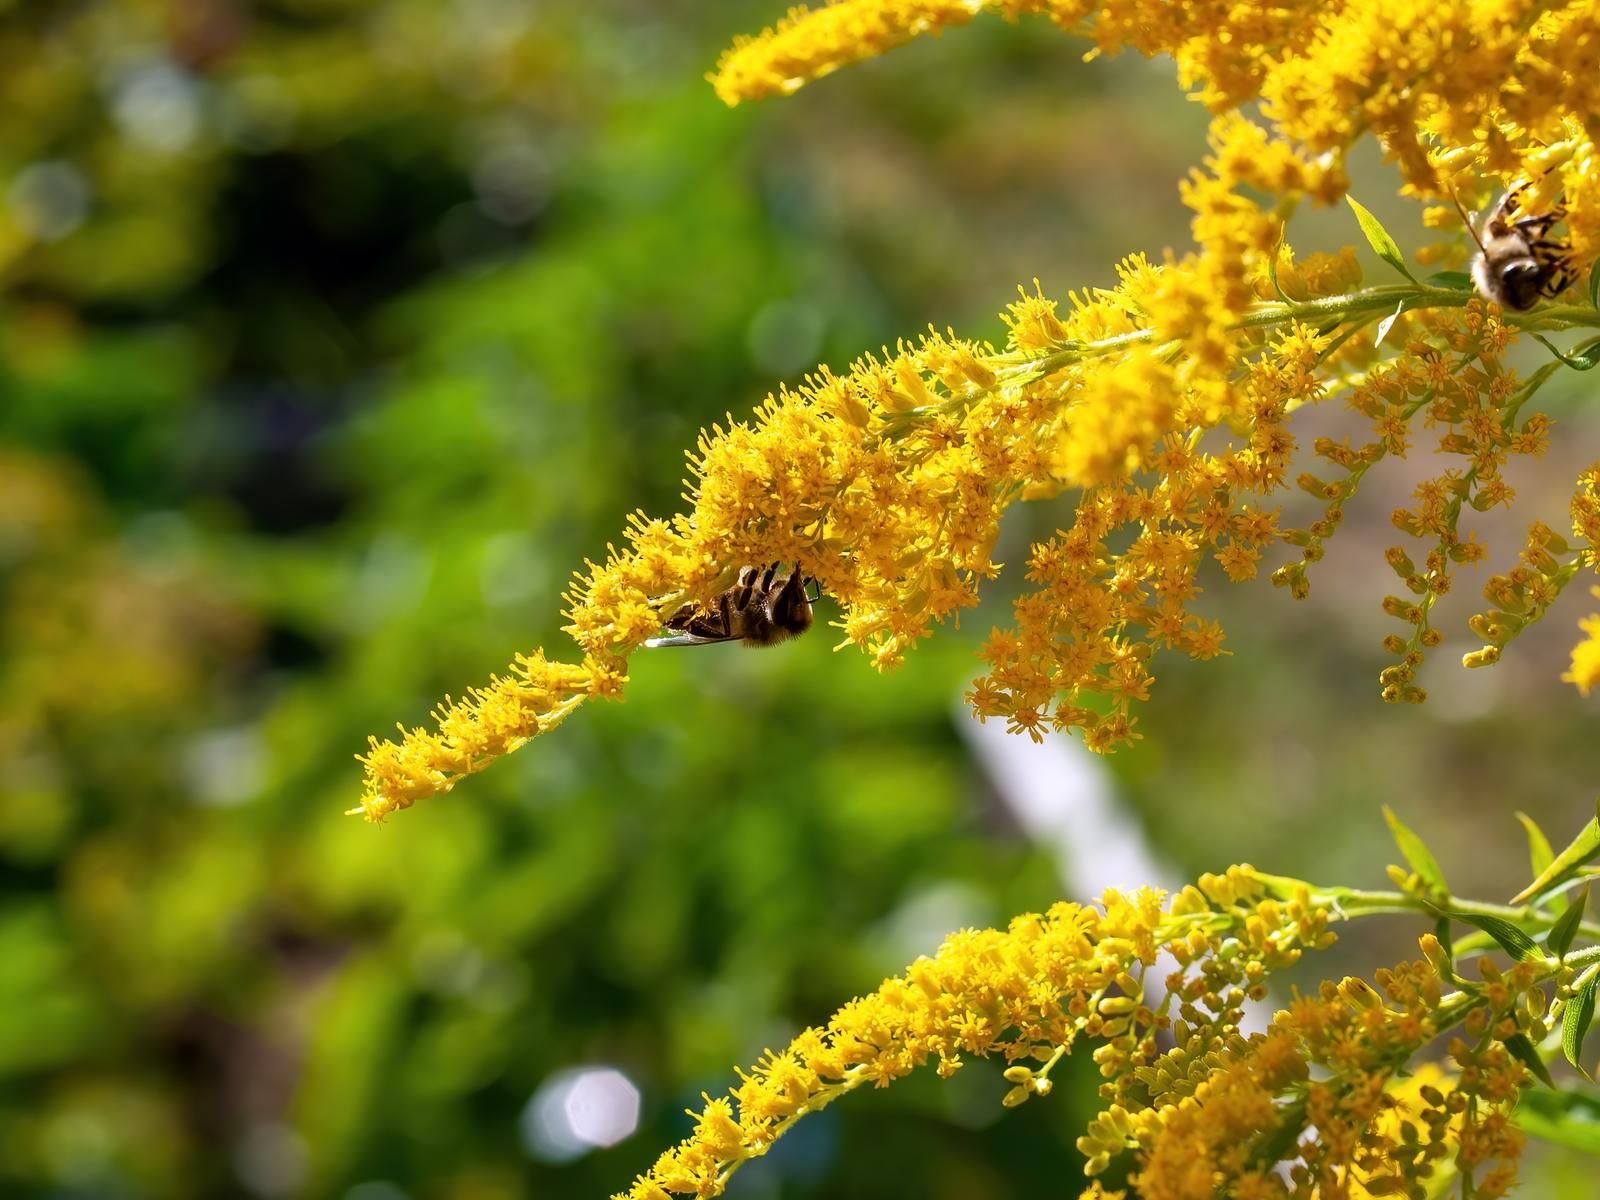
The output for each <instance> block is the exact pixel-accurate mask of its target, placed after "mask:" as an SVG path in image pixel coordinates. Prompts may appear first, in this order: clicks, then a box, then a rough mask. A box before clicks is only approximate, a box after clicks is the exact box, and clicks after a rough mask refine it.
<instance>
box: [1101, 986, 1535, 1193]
mask: <svg viewBox="0 0 1600 1200" xmlns="http://www.w3.org/2000/svg"><path fill="white" fill-rule="evenodd" d="M1483 970H1484V973H1485V977H1486V986H1485V987H1484V988H1483V989H1482V991H1483V993H1484V996H1483V998H1482V999H1481V1000H1479V999H1472V1000H1467V999H1466V997H1465V995H1464V994H1463V993H1457V994H1456V995H1455V996H1453V997H1450V998H1446V997H1444V996H1443V995H1442V988H1441V985H1440V978H1439V975H1438V973H1437V971H1436V970H1435V968H1434V967H1433V966H1432V965H1431V964H1430V963H1429V962H1427V961H1421V960H1419V961H1417V962H1414V963H1408V964H1402V965H1401V966H1400V967H1397V968H1395V969H1393V970H1386V971H1379V972H1378V975H1377V984H1378V987H1377V988H1376V989H1375V988H1373V987H1372V986H1371V985H1369V984H1367V983H1365V982H1364V981H1362V980H1359V979H1353V978H1346V979H1344V980H1343V981H1342V982H1340V983H1337V984H1335V983H1331V982H1329V983H1324V984H1323V985H1322V986H1321V988H1320V989H1319V992H1318V994H1317V995H1316V996H1302V997H1299V998H1298V999H1296V1001H1295V1002H1294V1003H1293V1004H1292V1005H1291V1006H1290V1007H1289V1008H1288V1009H1285V1010H1284V1011H1281V1012H1279V1013H1278V1014H1277V1016H1276V1017H1275V1018H1274V1020H1273V1024H1272V1026H1271V1028H1270V1029H1269V1030H1268V1031H1267V1032H1266V1033H1264V1034H1258V1035H1255V1036H1254V1037H1252V1038H1250V1039H1249V1040H1248V1041H1244V1040H1237V1041H1236V1042H1235V1044H1234V1045H1233V1046H1231V1047H1230V1048H1229V1049H1228V1050H1227V1051H1225V1052H1224V1053H1222V1054H1221V1055H1218V1056H1216V1058H1215V1059H1214V1060H1213V1061H1212V1062H1211V1063H1210V1064H1209V1069H1208V1070H1206V1071H1205V1072H1204V1074H1203V1077H1202V1078H1200V1080H1199V1081H1198V1082H1194V1081H1193V1079H1192V1078H1189V1077H1178V1078H1176V1079H1174V1084H1175V1085H1176V1086H1173V1085H1168V1086H1166V1087H1165V1089H1164V1091H1163V1092H1162V1094H1161V1095H1160V1097H1159V1099H1158V1100H1157V1102H1156V1103H1154V1104H1152V1105H1151V1106H1149V1107H1144V1108H1133V1109H1129V1108H1126V1107H1123V1106H1121V1105H1113V1106H1112V1107H1111V1108H1110V1109H1109V1110H1107V1112H1105V1113H1103V1114H1102V1115H1101V1116H1099V1117H1097V1118H1096V1119H1095V1121H1094V1122H1093V1123H1092V1124H1091V1126H1090V1132H1089V1133H1088V1134H1087V1135H1086V1136H1085V1137H1084V1138H1082V1139H1080V1142H1079V1146H1080V1148H1081V1149H1083V1150H1084V1151H1085V1153H1089V1154H1091V1155H1093V1157H1091V1159H1090V1170H1091V1171H1095V1170H1096V1169H1097V1168H1099V1167H1101V1166H1103V1164H1104V1163H1105V1162H1106V1161H1107V1160H1108V1158H1109V1157H1110V1155H1112V1154H1115V1153H1118V1152H1121V1151H1123V1150H1131V1151H1132V1152H1133V1154H1134V1156H1135V1159H1136V1165H1135V1167H1134V1169H1133V1170H1132V1172H1131V1173H1130V1175H1129V1181H1130V1182H1131V1183H1132V1184H1133V1185H1134V1186H1135V1187H1136V1188H1137V1189H1138V1194H1139V1195H1140V1196H1141V1197H1144V1200H1212V1198H1213V1197H1215V1196H1219V1195H1227V1196H1238V1197H1248V1198H1250V1200H1291V1198H1293V1200H1331V1198H1332V1197H1345V1196H1351V1195H1356V1196H1392V1195H1412V1196H1422V1195H1426V1194H1437V1192H1436V1191H1430V1190H1429V1189H1430V1187H1431V1186H1432V1185H1434V1184H1436V1183H1437V1182H1438V1181H1439V1179H1440V1178H1441V1177H1442V1178H1445V1179H1448V1178H1449V1177H1450V1174H1451V1173H1452V1172H1455V1171H1460V1172H1461V1173H1462V1174H1463V1175H1464V1176H1466V1177H1467V1178H1469V1179H1470V1180H1471V1183H1470V1185H1469V1190H1468V1191H1467V1192H1464V1193H1463V1194H1470V1195H1473V1196H1478V1197H1485V1198H1490V1197H1497V1196H1502V1195H1504V1194H1505V1193H1506V1192H1507V1191H1508V1190H1509V1189H1510V1187H1511V1186H1512V1185H1513V1184H1514V1183H1515V1178H1516V1174H1515V1170H1516V1160H1517V1156H1518V1154H1519V1153H1520V1151H1521V1148H1522V1135H1521V1134H1520V1133H1518V1132H1517V1130H1516V1129H1515V1128H1514V1127H1513V1126H1512V1124H1511V1118H1510V1109H1511V1107H1512V1105H1513V1104H1514V1103H1515V1101H1516V1098H1517V1095H1518V1088H1519V1085H1520V1084H1521V1083H1522V1081H1523V1079H1524V1077H1525V1075H1526V1070H1525V1068H1524V1066H1523V1064H1522V1063H1521V1061H1519V1060H1518V1058H1517V1057H1515V1056H1514V1055H1513V1054H1512V1053H1511V1052H1510V1051H1509V1050H1508V1049H1507V1048H1506V1046H1505V1040H1506V1039H1508V1038H1510V1037H1514V1036H1516V1034H1517V1033H1518V1032H1520V1031H1521V1030H1522V1028H1523V1026H1524V1024H1525V1016H1526V1008H1527V1006H1526V1004H1525V1003H1524V997H1525V996H1527V995H1528V994H1530V993H1531V992H1533V991H1534V990H1536V989H1535V983H1534V980H1535V970H1534V968H1533V967H1532V966H1531V965H1529V964H1520V965H1519V966H1518V967H1516V968H1514V969H1513V970H1512V971H1511V972H1510V974H1509V975H1503V974H1502V973H1501V972H1500V970H1499V969H1498V968H1497V967H1495V966H1494V965H1493V963H1492V962H1490V961H1489V960H1483ZM1464 1003H1471V1004H1473V1005H1475V1007H1473V1009H1472V1011H1471V1013H1470V1014H1469V1015H1468V1016H1467V1018H1466V1020H1465V1021H1464V1022H1463V1026H1464V1030H1465V1032H1466V1033H1467V1034H1468V1035H1469V1036H1472V1037H1473V1038H1474V1041H1472V1042H1469V1041H1468V1040H1467V1039H1466V1038H1465V1037H1461V1036H1457V1037H1455V1038H1453V1039H1452V1040H1451V1042H1450V1044H1449V1054H1450V1057H1451V1059H1452V1060H1453V1066H1454V1072H1453V1078H1447V1077H1445V1076H1444V1075H1442V1074H1441V1073H1439V1072H1438V1071H1437V1069H1430V1070H1429V1073H1428V1078H1429V1079H1430V1080H1431V1082H1419V1081H1418V1080H1417V1079H1416V1078H1412V1079H1409V1080H1408V1079H1406V1078H1405V1077H1404V1071H1405V1068H1406V1064H1407V1062H1408V1060H1409V1059H1410V1057H1411V1056H1412V1055H1413V1054H1414V1053H1416V1052H1417V1051H1418V1050H1420V1049H1421V1048H1422V1047H1423V1046H1424V1045H1426V1044H1427V1043H1428V1042H1429V1041H1431V1040H1432V1039H1433V1038H1434V1036H1435V1035H1436V1034H1437V1033H1438V1032H1439V1031H1440V1030H1441V1028H1444V1027H1447V1026H1448V1025H1450V1024H1451V1023H1452V1022H1454V1021H1456V1020H1458V1019H1459V1010H1460V1009H1461V1008H1462V1007H1463V1004H1464ZM1491 1025H1493V1026H1495V1028H1494V1029H1493V1030H1492V1031H1491ZM1158 1078H1160V1077H1158ZM1169 1078H1170V1076H1169ZM1163 1082H1165V1080H1163ZM1313 1130H1314V1131H1315V1136H1314V1137H1306V1136H1305V1135H1306V1133H1308V1132H1310V1131H1313Z"/></svg>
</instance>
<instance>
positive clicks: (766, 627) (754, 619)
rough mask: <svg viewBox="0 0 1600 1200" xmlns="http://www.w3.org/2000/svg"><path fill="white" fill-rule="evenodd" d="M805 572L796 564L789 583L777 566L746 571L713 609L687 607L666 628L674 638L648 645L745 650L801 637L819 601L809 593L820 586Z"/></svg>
mask: <svg viewBox="0 0 1600 1200" xmlns="http://www.w3.org/2000/svg"><path fill="white" fill-rule="evenodd" d="M815 582H816V581H815V580H813V579H807V578H806V577H805V576H804V575H802V574H801V573H800V564H799V563H795V565H794V570H793V571H791V572H790V573H789V576H788V578H786V579H780V578H779V577H778V564H777V563H773V564H772V565H771V566H769V567H768V568H767V569H766V570H765V571H761V572H758V571H757V569H756V568H755V567H741V568H740V569H739V579H738V581H737V582H736V583H735V584H734V585H733V586H732V587H730V588H728V589H727V591H725V592H723V593H722V594H721V595H719V596H718V597H717V598H716V600H715V601H714V602H713V603H712V605H711V607H710V609H707V610H702V609H700V608H698V607H697V606H695V605H693V604H685V605H684V606H683V607H682V608H680V609H679V610H678V611H677V612H676V613H674V614H673V615H672V616H671V617H669V618H667V620H666V622H665V627H666V628H667V629H670V630H672V631H673V636H671V637H657V638H651V639H650V640H649V641H647V642H646V643H645V645H646V646H647V647H650V648H651V649H655V648H657V647H660V646H708V645H711V644H712V643H714V642H743V643H744V644H745V645H746V646H775V645H777V644H778V643H779V642H786V641H788V640H789V639H790V638H792V637H799V636H800V635H801V634H802V633H804V632H805V631H806V630H808V629H810V628H811V606H812V605H813V604H814V603H816V601H817V599H819V598H820V592H819V594H818V596H815V597H814V596H812V595H811V594H810V593H808V592H807V591H806V585H807V584H810V583H815Z"/></svg>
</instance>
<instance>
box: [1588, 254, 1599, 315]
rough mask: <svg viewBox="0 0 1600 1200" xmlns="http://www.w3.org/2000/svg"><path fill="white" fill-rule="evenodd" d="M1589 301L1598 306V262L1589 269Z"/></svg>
mask: <svg viewBox="0 0 1600 1200" xmlns="http://www.w3.org/2000/svg"><path fill="white" fill-rule="evenodd" d="M1589 303H1590V304H1592V305H1593V306H1594V307H1595V308H1600V262H1597V263H1595V265H1594V266H1593V267H1591V268H1590V269H1589Z"/></svg>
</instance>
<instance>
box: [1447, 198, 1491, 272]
mask: <svg viewBox="0 0 1600 1200" xmlns="http://www.w3.org/2000/svg"><path fill="white" fill-rule="evenodd" d="M1446 186H1447V187H1448V185H1446ZM1449 191H1450V203H1452V204H1454V205H1455V206H1456V211H1457V212H1458V213H1460V214H1461V223H1462V224H1463V225H1465V226H1466V227H1467V233H1468V234H1470V235H1471V237H1472V240H1473V241H1474V242H1476V243H1477V246H1478V251H1479V253H1481V254H1483V255H1484V256H1485V257H1487V256H1488V254H1489V249H1488V247H1486V246H1485V245H1484V244H1483V239H1482V238H1481V237H1479V236H1478V227H1477V226H1476V225H1474V224H1473V223H1472V218H1471V217H1470V216H1468V215H1467V210H1466V209H1464V208H1462V207H1461V198H1460V197H1459V196H1457V195H1456V190H1455V188H1453V187H1452V188H1449Z"/></svg>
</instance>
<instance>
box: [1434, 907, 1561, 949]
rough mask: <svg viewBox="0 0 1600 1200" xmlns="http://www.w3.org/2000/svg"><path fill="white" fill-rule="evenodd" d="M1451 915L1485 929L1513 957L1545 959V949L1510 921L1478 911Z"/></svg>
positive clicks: (1465, 922) (1467, 923)
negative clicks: (1478, 912)
mask: <svg viewBox="0 0 1600 1200" xmlns="http://www.w3.org/2000/svg"><path fill="white" fill-rule="evenodd" d="M1450 915H1451V917H1453V918H1454V919H1455V920H1457V921H1460V922H1462V923H1463V924H1466V925H1471V926H1473V927H1475V928H1477V929H1481V930H1483V931H1484V932H1485V933H1487V934H1488V935H1489V936H1490V937H1492V938H1493V939H1494V940H1495V941H1497V942H1499V943H1500V948H1501V949H1502V950H1504V951H1505V952H1506V953H1507V954H1509V955H1511V957H1512V958H1531V959H1536V960H1539V959H1543V958H1544V951H1543V950H1541V949H1539V947H1538V945H1537V943H1535V942H1534V940H1533V939H1532V938H1531V937H1529V936H1528V935H1527V934H1525V933H1523V932H1522V930H1520V929H1518V928H1517V927H1516V926H1515V925H1513V924H1512V923H1511V922H1510V921H1506V920H1503V919H1502V918H1500V917H1485V916H1480V915H1479V914H1477V913H1463V912H1452V913H1451V914H1450Z"/></svg>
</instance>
